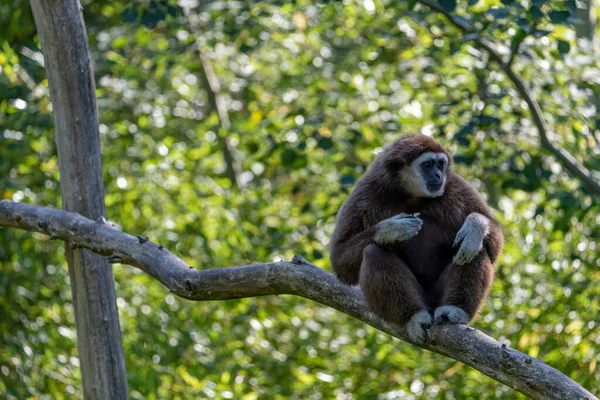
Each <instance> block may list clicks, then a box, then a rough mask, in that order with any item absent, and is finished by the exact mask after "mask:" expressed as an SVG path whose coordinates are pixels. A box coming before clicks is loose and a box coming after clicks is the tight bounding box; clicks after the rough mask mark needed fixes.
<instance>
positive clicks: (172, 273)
mask: <svg viewBox="0 0 600 400" xmlns="http://www.w3.org/2000/svg"><path fill="white" fill-rule="evenodd" d="M0 226H7V227H14V228H20V229H25V230H28V231H32V232H40V233H44V234H47V235H50V237H51V238H53V239H61V240H64V241H65V242H68V243H69V244H70V245H71V246H73V247H84V248H88V249H90V250H92V251H94V252H96V253H98V254H102V255H105V256H108V257H110V258H112V259H113V261H119V262H121V263H123V264H129V265H132V266H135V267H137V268H139V269H141V270H142V271H145V272H147V273H148V274H150V275H151V276H152V277H154V278H156V279H157V280H158V281H159V282H160V283H162V284H163V285H164V286H166V287H167V288H168V289H169V291H170V292H172V293H174V294H176V295H178V296H180V297H183V298H186V299H189V300H196V301H204V300H226V299H236V298H242V297H253V296H264V295H276V294H292V295H297V296H301V297H304V298H307V299H310V300H313V301H316V302H318V303H321V304H323V305H326V306H329V307H332V308H335V309H336V310H338V311H341V312H343V313H345V314H348V315H350V316H352V317H354V318H357V319H359V320H361V321H363V322H365V323H367V324H369V325H371V326H373V327H374V328H376V329H379V330H381V331H383V332H386V333H388V334H390V335H392V336H394V337H397V338H400V339H402V340H406V341H409V340H408V338H407V336H406V333H405V331H404V328H403V327H401V326H398V325H392V324H388V323H386V322H384V321H382V320H381V319H380V318H378V317H377V316H375V315H374V314H373V313H371V312H370V311H369V310H368V309H367V308H366V306H365V304H364V302H363V297H362V294H361V292H360V290H359V289H358V288H356V287H350V286H346V285H344V284H342V283H341V282H339V281H338V280H337V279H336V278H335V277H334V276H333V275H332V274H330V273H328V272H326V271H324V270H322V269H320V268H318V267H316V266H314V265H312V264H310V263H309V262H308V261H306V260H305V259H303V258H302V257H298V256H297V257H295V258H294V260H293V261H292V262H279V263H265V264H255V265H248V266H242V267H230V268H220V269H211V270H202V271H198V270H196V269H194V268H193V267H190V266H188V265H187V264H186V263H185V262H184V261H183V260H181V259H180V258H178V257H177V256H175V255H174V254H173V253H171V252H170V251H168V250H166V249H164V248H163V247H162V246H159V245H157V244H155V243H153V242H151V241H149V240H148V239H147V238H144V237H140V236H137V237H136V236H132V235H129V234H127V233H124V232H121V231H118V230H117V229H115V228H113V227H112V226H111V225H109V224H107V223H106V221H105V220H103V219H99V220H98V221H91V220H89V219H87V218H84V217H82V216H80V215H78V214H75V213H70V212H66V211H62V210H57V209H53V208H47V207H39V206H34V205H30V204H23V203H15V202H12V201H6V200H5V201H0ZM422 347H423V348H425V349H428V350H431V351H433V352H436V353H439V354H443V355H445V356H448V357H450V358H453V359H455V360H458V361H461V362H463V363H465V364H467V365H470V366H471V367H473V368H475V369H477V370H479V371H481V372H483V373H484V374H486V375H488V376H489V377H491V378H493V379H495V380H497V381H499V382H502V383H504V384H506V385H508V386H510V387H512V388H514V389H516V390H518V391H520V392H522V393H524V394H526V395H528V396H530V397H532V398H535V399H542V398H543V399H560V400H563V399H590V400H592V399H596V400H598V399H597V398H596V397H594V395H592V394H591V393H590V392H588V391H587V390H585V389H584V388H582V387H581V386H579V385H578V384H577V383H575V382H574V381H572V380H571V379H569V378H568V377H567V376H565V375H564V374H562V373H561V372H559V371H558V370H556V369H554V368H552V367H550V366H548V365H546V364H544V363H543V362H541V361H539V360H537V359H534V358H531V357H529V356H528V355H526V354H523V353H521V352H519V351H517V350H514V349H511V348H509V347H506V346H505V345H501V344H500V343H499V342H498V341H496V340H494V339H493V338H491V337H489V336H487V335H485V334H484V333H482V332H480V331H478V330H476V329H473V328H470V327H468V326H466V325H443V326H435V327H433V328H431V329H430V330H429V334H428V341H427V343H426V344H425V345H424V346H422Z"/></svg>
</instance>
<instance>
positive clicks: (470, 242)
mask: <svg viewBox="0 0 600 400" xmlns="http://www.w3.org/2000/svg"><path fill="white" fill-rule="evenodd" d="M488 230H489V220H488V219H487V218H486V217H484V216H483V215H481V214H478V213H472V214H470V215H469V216H468V217H467V219H466V220H465V223H464V224H463V226H462V227H461V228H460V230H459V231H458V233H457V234H456V239H455V240H454V244H453V245H452V247H456V246H458V245H459V244H460V247H459V249H458V251H457V252H456V255H455V256H454V258H453V259H452V261H453V262H454V263H455V264H458V265H463V264H466V263H468V262H469V261H471V260H473V258H475V256H476V255H477V254H478V253H479V252H480V251H481V249H482V248H483V239H485V236H486V235H487V234H488Z"/></svg>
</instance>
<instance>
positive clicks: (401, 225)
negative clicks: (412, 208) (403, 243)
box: [374, 213, 423, 245]
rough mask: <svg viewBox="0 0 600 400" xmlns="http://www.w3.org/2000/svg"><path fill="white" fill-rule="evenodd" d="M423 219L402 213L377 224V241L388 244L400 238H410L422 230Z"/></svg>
mask: <svg viewBox="0 0 600 400" xmlns="http://www.w3.org/2000/svg"><path fill="white" fill-rule="evenodd" d="M421 226H423V220H422V219H421V218H418V217H416V216H414V215H412V214H405V213H401V214H398V215H394V216H393V217H391V218H388V219H384V220H383V221H381V222H380V223H379V224H377V233H376V234H375V237H374V240H375V243H377V244H379V245H387V244H391V243H394V242H396V241H398V240H408V239H410V238H411V237H413V236H415V235H416V234H417V233H419V231H420V230H421Z"/></svg>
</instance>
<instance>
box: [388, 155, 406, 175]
mask: <svg viewBox="0 0 600 400" xmlns="http://www.w3.org/2000/svg"><path fill="white" fill-rule="evenodd" d="M383 165H384V167H385V169H387V170H388V171H390V172H398V171H400V170H401V169H402V168H403V167H404V166H406V164H405V163H404V162H402V160H399V159H397V158H395V157H387V158H386V159H385V160H383Z"/></svg>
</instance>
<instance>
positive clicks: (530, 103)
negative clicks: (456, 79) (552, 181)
mask: <svg viewBox="0 0 600 400" xmlns="http://www.w3.org/2000/svg"><path fill="white" fill-rule="evenodd" d="M418 1H419V3H421V4H423V5H425V6H427V7H429V8H430V9H431V10H433V11H436V12H438V13H440V14H442V15H444V17H446V19H447V20H448V22H450V23H451V24H452V25H454V26H455V27H457V28H458V29H459V30H461V31H462V32H463V33H465V38H466V37H468V38H469V39H470V40H472V41H473V42H474V43H475V44H476V45H477V46H478V47H481V48H482V49H484V50H485V51H486V52H487V53H488V54H489V56H490V58H491V59H492V60H494V61H496V62H497V63H498V64H499V65H500V67H501V68H502V70H503V71H504V73H505V74H506V75H507V76H508V78H509V79H510V80H511V81H512V83H513V85H515V88H516V89H517V92H519V95H520V96H521V98H522V99H523V100H525V102H526V103H527V107H528V108H529V111H530V112H531V116H532V117H533V122H534V123H535V126H536V128H537V130H538V132H539V135H540V144H541V145H542V147H544V148H546V149H547V150H549V151H550V152H551V153H552V154H553V155H554V156H555V157H556V158H557V159H558V160H559V161H560V162H561V163H562V165H563V166H564V167H565V168H566V169H567V170H568V171H569V172H570V173H572V174H573V175H574V176H576V177H578V178H579V179H581V181H582V182H583V183H585V184H586V186H587V187H588V188H589V189H590V190H591V191H592V192H594V193H596V194H597V195H600V182H599V181H598V180H597V179H596V178H594V176H593V175H592V173H591V172H590V170H589V169H587V168H586V167H585V166H584V165H582V164H581V163H580V162H579V161H577V159H576V158H575V157H573V155H571V154H570V153H569V152H568V151H566V150H565V149H563V148H561V147H559V146H556V145H555V144H554V143H552V142H551V141H550V138H549V130H548V127H547V126H546V120H545V118H544V114H543V112H542V109H541V107H540V105H539V103H538V102H537V100H536V99H535V97H534V96H533V94H532V93H531V92H530V91H529V89H528V88H527V86H526V85H525V82H524V81H523V78H522V77H521V76H520V75H519V74H517V73H516V72H515V71H514V70H513V69H512V60H510V59H509V60H508V61H507V62H504V59H503V58H502V55H500V53H498V51H497V50H496V49H495V48H494V46H493V44H491V43H490V42H489V41H488V40H486V39H484V38H482V37H481V36H480V35H479V34H478V33H477V32H476V31H474V30H473V29H472V28H471V27H470V26H469V25H468V24H467V23H466V22H464V20H463V19H460V18H456V17H454V16H453V15H452V14H451V13H450V12H448V10H446V9H445V8H443V7H442V6H441V5H440V4H439V3H437V2H436V1H435V0H418Z"/></svg>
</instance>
